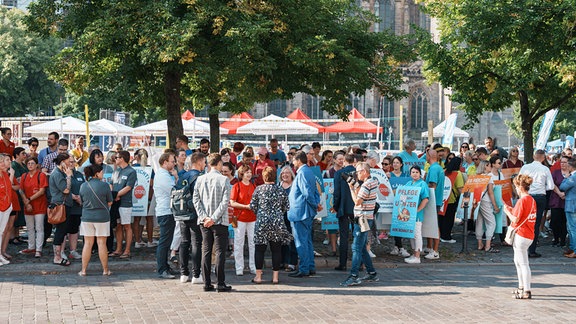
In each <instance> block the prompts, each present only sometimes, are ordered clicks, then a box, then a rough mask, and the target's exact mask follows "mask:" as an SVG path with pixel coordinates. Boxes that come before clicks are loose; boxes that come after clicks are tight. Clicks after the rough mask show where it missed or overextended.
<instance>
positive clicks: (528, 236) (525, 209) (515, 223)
mask: <svg viewBox="0 0 576 324" xmlns="http://www.w3.org/2000/svg"><path fill="white" fill-rule="evenodd" d="M513 182H514V186H515V187H516V192H518V194H519V195H520V200H518V202H517V203H516V206H514V208H512V207H510V206H506V208H504V212H505V213H506V215H507V216H508V218H510V221H511V222H512V223H511V224H510V226H512V227H514V228H517V229H518V230H517V232H516V237H515V238H514V243H513V244H512V246H513V248H514V265H516V272H517V274H518V289H516V290H515V291H514V297H515V298H516V299H530V298H532V292H531V291H530V289H531V287H530V281H531V276H532V274H531V272H530V265H529V263H528V247H529V246H530V245H531V244H532V241H533V240H534V224H535V223H536V201H534V198H532V196H530V194H528V190H530V185H531V184H532V178H531V177H530V176H527V175H523V174H520V175H518V176H516V177H515V178H514V181H513Z"/></svg>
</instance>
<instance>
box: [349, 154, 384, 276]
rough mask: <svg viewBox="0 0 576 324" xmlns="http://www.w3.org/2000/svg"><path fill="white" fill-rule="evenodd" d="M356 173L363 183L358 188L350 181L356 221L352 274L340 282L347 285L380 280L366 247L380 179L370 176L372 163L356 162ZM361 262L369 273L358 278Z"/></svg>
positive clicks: (353, 232)
mask: <svg viewBox="0 0 576 324" xmlns="http://www.w3.org/2000/svg"><path fill="white" fill-rule="evenodd" d="M356 175H357V176H358V181H362V182H363V183H362V185H361V186H360V187H358V188H356V189H355V188H354V184H353V183H349V186H350V192H351V194H352V200H353V201H354V219H355V220H356V221H355V222H354V229H353V230H352V234H353V236H354V241H353V242H352V269H351V270H350V276H348V278H347V279H346V280H345V281H344V282H342V283H341V284H340V285H341V286H346V287H350V286H356V285H359V284H361V283H362V281H371V282H373V281H378V280H379V279H378V276H377V274H376V270H375V269H374V265H373V264H372V259H371V258H370V255H369V254H368V248H367V247H366V244H367V243H368V233H369V231H370V227H371V226H372V223H373V222H374V208H375V207H376V196H377V194H376V191H377V190H378V181H376V180H375V179H374V178H372V177H370V165H369V164H368V163H366V162H359V163H358V164H356ZM361 264H364V265H365V266H366V272H367V275H366V276H364V277H362V278H358V272H359V269H360V265H361Z"/></svg>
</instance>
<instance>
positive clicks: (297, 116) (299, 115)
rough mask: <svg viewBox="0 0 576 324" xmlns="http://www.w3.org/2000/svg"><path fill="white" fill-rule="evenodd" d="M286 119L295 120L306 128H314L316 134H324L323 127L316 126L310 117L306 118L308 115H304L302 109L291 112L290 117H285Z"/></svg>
mask: <svg viewBox="0 0 576 324" xmlns="http://www.w3.org/2000/svg"><path fill="white" fill-rule="evenodd" d="M286 118H288V119H292V120H295V121H299V122H301V123H302V124H305V125H308V126H312V127H314V128H317V129H318V133H324V132H325V131H324V129H325V127H324V126H322V125H320V124H318V123H315V122H313V121H312V119H311V118H310V117H308V115H306V114H305V113H304V112H303V111H302V109H300V108H296V110H294V111H293V112H291V113H290V115H288V116H286Z"/></svg>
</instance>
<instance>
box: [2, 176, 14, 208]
mask: <svg viewBox="0 0 576 324" xmlns="http://www.w3.org/2000/svg"><path fill="white" fill-rule="evenodd" d="M13 192H14V190H12V184H11V183H10V175H9V174H8V173H7V172H4V171H2V177H0V211H6V210H7V209H8V208H10V205H11V204H12V198H13Z"/></svg>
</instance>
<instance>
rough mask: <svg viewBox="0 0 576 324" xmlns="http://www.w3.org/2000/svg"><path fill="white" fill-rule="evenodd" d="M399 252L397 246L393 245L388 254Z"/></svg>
mask: <svg viewBox="0 0 576 324" xmlns="http://www.w3.org/2000/svg"><path fill="white" fill-rule="evenodd" d="M399 253H400V249H398V247H397V246H394V247H393V248H392V251H390V255H398V254H399Z"/></svg>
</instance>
